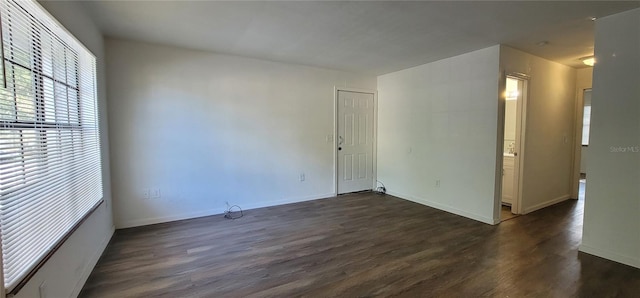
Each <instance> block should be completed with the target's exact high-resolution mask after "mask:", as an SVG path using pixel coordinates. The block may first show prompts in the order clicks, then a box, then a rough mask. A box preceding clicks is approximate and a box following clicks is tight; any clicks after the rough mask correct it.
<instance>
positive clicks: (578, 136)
mask: <svg viewBox="0 0 640 298" xmlns="http://www.w3.org/2000/svg"><path fill="white" fill-rule="evenodd" d="M576 89H577V91H576V97H577V99H576V111H575V115H576V122H575V129H574V130H575V133H574V136H575V137H574V138H573V146H574V153H573V170H572V173H571V177H572V179H571V180H572V181H571V198H572V199H575V200H577V199H579V196H580V163H581V162H582V127H583V125H584V124H583V118H584V93H585V92H586V91H587V90H593V88H592V87H591V85H590V84H589V85H588V86H586V85H585V86H577V88H576Z"/></svg>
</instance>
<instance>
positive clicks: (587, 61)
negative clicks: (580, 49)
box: [580, 56, 596, 66]
mask: <svg viewBox="0 0 640 298" xmlns="http://www.w3.org/2000/svg"><path fill="white" fill-rule="evenodd" d="M580 61H582V63H584V65H588V66H593V65H594V64H596V58H595V57H593V56H587V57H582V58H580Z"/></svg>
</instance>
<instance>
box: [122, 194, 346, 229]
mask: <svg viewBox="0 0 640 298" xmlns="http://www.w3.org/2000/svg"><path fill="white" fill-rule="evenodd" d="M330 197H334V195H333V193H329V194H320V195H313V196H306V197H293V198H287V199H283V200H276V201H267V202H257V203H254V204H239V206H240V207H241V208H242V210H251V209H257V208H264V207H272V206H278V205H285V204H291V203H299V202H304V201H312V200H318V199H325V198H330ZM224 212H225V209H224V208H216V209H207V210H200V211H196V212H189V213H182V214H176V215H170V216H161V217H152V218H142V219H136V220H130V221H125V222H123V223H119V224H118V225H117V228H118V229H125V228H133V227H139V226H146V225H153V224H158V223H165V222H171V221H177V220H185V219H193V218H198V217H205V216H211V215H217V214H223V213H224Z"/></svg>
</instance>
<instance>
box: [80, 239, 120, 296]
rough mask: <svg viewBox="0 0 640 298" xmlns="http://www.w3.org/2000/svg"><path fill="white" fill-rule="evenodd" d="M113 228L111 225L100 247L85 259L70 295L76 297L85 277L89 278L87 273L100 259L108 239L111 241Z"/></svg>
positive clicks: (89, 273) (85, 280)
mask: <svg viewBox="0 0 640 298" xmlns="http://www.w3.org/2000/svg"><path fill="white" fill-rule="evenodd" d="M115 230H116V227H115V226H111V230H110V231H109V233H108V234H107V235H106V236H105V237H104V239H102V242H101V243H100V248H99V249H98V250H96V251H95V253H94V254H93V255H92V256H91V258H90V259H89V260H88V261H87V264H86V265H85V267H84V269H83V270H82V274H81V275H80V279H79V280H78V282H77V283H76V286H75V287H74V288H73V292H71V297H78V295H80V291H82V288H83V287H84V283H85V282H87V279H88V278H89V275H91V272H92V271H93V268H94V267H95V266H96V264H98V260H100V257H101V256H102V253H103V252H104V250H105V249H107V245H108V244H109V241H111V237H113V233H114V232H115Z"/></svg>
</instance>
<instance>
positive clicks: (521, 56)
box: [500, 46, 576, 213]
mask: <svg viewBox="0 0 640 298" xmlns="http://www.w3.org/2000/svg"><path fill="white" fill-rule="evenodd" d="M500 69H501V71H502V72H504V73H506V74H510V73H522V74H526V75H528V76H529V77H530V79H529V82H528V86H527V89H528V98H527V110H526V114H527V115H526V132H525V146H524V150H522V149H521V153H522V154H524V164H523V165H522V166H523V167H524V170H523V177H522V181H523V184H522V186H521V187H522V210H523V211H524V213H529V212H532V211H535V210H538V209H540V208H544V207H546V206H549V205H552V204H555V203H558V202H561V201H563V200H566V199H568V198H569V197H570V195H571V187H572V183H573V179H572V177H573V176H572V175H573V157H574V142H573V140H574V134H575V105H576V97H575V92H576V71H575V69H573V68H571V67H568V66H565V65H562V64H559V63H555V62H551V61H549V60H546V59H542V58H540V57H536V56H533V55H530V54H527V53H525V52H522V51H519V50H516V49H513V48H510V47H507V46H501V47H500Z"/></svg>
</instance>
